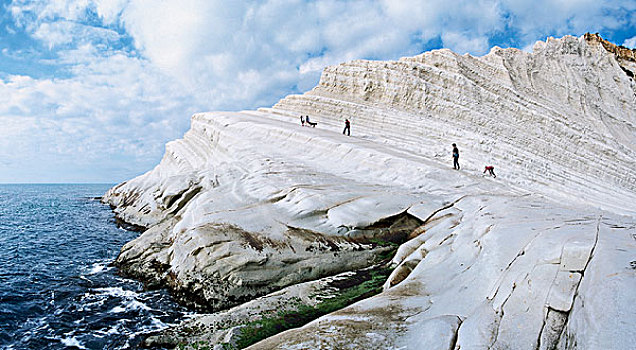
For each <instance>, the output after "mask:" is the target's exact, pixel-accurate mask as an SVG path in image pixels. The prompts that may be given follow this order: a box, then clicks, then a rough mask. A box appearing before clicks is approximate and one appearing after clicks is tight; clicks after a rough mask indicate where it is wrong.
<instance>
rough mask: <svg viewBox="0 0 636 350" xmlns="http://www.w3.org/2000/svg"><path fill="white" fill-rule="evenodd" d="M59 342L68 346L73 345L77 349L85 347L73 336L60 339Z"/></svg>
mask: <svg viewBox="0 0 636 350" xmlns="http://www.w3.org/2000/svg"><path fill="white" fill-rule="evenodd" d="M60 342H61V343H62V344H64V345H66V346H68V347H75V348H79V349H86V347H85V346H84V345H82V344H81V343H80V342H79V340H77V338H75V337H68V338H62V339H60Z"/></svg>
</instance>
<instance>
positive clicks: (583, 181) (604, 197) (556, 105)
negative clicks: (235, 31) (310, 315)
mask: <svg viewBox="0 0 636 350" xmlns="http://www.w3.org/2000/svg"><path fill="white" fill-rule="evenodd" d="M635 72H636V60H635V58H634V51H631V50H628V49H624V48H620V47H617V46H615V45H613V44H611V43H608V42H606V41H604V40H603V39H601V38H600V37H598V36H596V35H586V36H584V37H580V38H576V37H570V36H566V37H564V38H561V39H552V38H550V39H548V40H547V42H538V43H537V44H536V45H535V46H534V51H533V52H532V53H526V52H522V51H520V50H517V49H500V48H493V49H492V50H491V52H490V53H489V54H487V55H485V56H483V57H472V56H469V55H464V56H462V55H457V54H455V53H453V52H451V51H449V50H436V51H431V52H427V53H424V54H422V55H419V56H416V57H410V58H403V59H401V60H399V61H395V62H379V61H353V62H349V63H344V64H341V65H338V66H333V67H328V68H327V69H325V71H324V73H323V75H322V78H321V80H320V83H319V84H318V86H317V87H315V88H314V89H313V90H312V91H310V92H307V93H306V94H304V95H293V96H288V97H286V98H284V99H283V100H281V101H280V102H279V103H277V104H276V105H275V106H274V107H272V108H270V109H262V110H259V111H245V112H235V113H229V112H228V113H224V112H215V113H203V114H197V115H195V116H193V118H192V127H191V129H190V131H188V132H187V133H186V135H185V136H184V138H183V139H181V140H177V141H173V142H170V143H168V145H167V146H166V153H165V156H164V158H163V159H162V161H161V163H160V164H159V165H158V166H157V167H156V168H155V169H153V170H151V171H150V172H148V173H146V174H144V175H142V176H139V177H137V178H135V179H133V180H130V181H127V182H125V183H123V184H120V185H118V186H116V187H114V188H112V189H111V190H109V191H108V193H107V194H106V195H105V196H104V200H105V201H106V202H108V203H110V204H111V205H112V206H113V207H114V210H115V212H116V214H117V216H118V217H119V218H120V219H122V220H124V221H126V222H128V223H131V224H135V225H140V226H144V227H147V228H148V229H147V230H146V231H145V232H144V233H143V234H142V235H141V236H140V237H139V238H138V239H136V240H134V241H132V242H130V243H128V244H127V245H125V246H124V248H123V249H122V252H121V254H120V256H119V258H118V260H117V263H118V265H119V266H120V268H121V270H122V271H123V272H124V273H126V274H129V275H131V276H134V277H137V278H140V279H142V280H144V281H146V282H147V283H148V284H149V285H165V286H168V287H169V288H171V289H172V290H173V292H174V293H175V295H177V296H178V297H179V298H180V299H181V300H183V301H184V302H186V303H189V304H191V305H194V306H196V307H198V308H200V309H204V310H207V311H210V312H215V311H220V310H224V309H227V308H230V307H235V308H236V309H232V310H238V311H237V313H236V314H235V315H238V314H241V315H243V314H246V315H247V314H249V312H247V313H245V312H246V311H245V310H249V309H250V308H251V309H252V310H258V309H259V308H258V307H255V306H253V305H254V304H255V303H254V302H252V303H249V302H250V301H251V300H254V299H255V298H256V297H260V296H265V295H269V296H265V297H263V298H264V299H259V300H263V301H262V302H261V306H260V308H261V309H264V308H265V307H264V306H263V305H266V304H267V303H268V301H267V300H277V302H278V301H279V300H280V298H281V297H280V295H291V294H293V295H297V294H298V292H293V293H292V292H290V291H291V290H294V289H289V288H292V287H293V286H294V285H297V284H300V283H306V282H310V281H318V280H320V279H322V278H327V277H329V276H335V275H338V274H341V273H347V272H348V271H360V270H361V269H365V268H368V267H371V266H377V265H378V264H380V263H382V262H383V261H386V258H387V254H392V252H393V250H392V249H393V248H392V247H393V246H394V244H391V242H393V243H397V244H400V246H399V249H398V250H397V254H395V256H394V257H393V259H392V261H391V263H390V266H391V267H392V268H394V270H393V272H392V273H391V275H390V276H389V278H388V280H387V281H386V283H385V285H384V292H382V293H380V294H378V295H376V296H374V297H371V298H368V299H365V300H362V301H360V302H358V303H355V304H353V305H351V306H349V307H346V308H344V309H341V310H339V311H336V312H335V313H331V314H328V315H326V316H324V317H322V318H319V319H317V320H315V321H313V322H311V323H309V324H307V325H306V326H304V327H302V328H298V329H294V330H289V331H287V332H283V333H280V334H278V335H275V336H272V337H270V338H268V339H266V340H263V341H261V342H259V343H256V344H254V345H253V348H255V349H271V348H278V349H316V348H326V349H349V348H351V349H360V348H363V347H366V348H378V349H390V348H395V349H453V348H455V349H460V348H461V349H468V348H471V349H486V348H495V349H536V348H540V349H544V348H545V349H548V348H550V349H551V348H582V349H608V348H615V349H623V348H630V347H631V346H633V344H635V343H636V333H635V332H633V328H634V324H635V322H636V309H635V308H634V305H636V270H635V268H636V219H635V215H636V82H635V81H634V73H635ZM300 115H310V116H311V119H312V121H313V122H318V125H317V126H316V127H315V128H312V127H307V126H305V127H302V126H301V125H300V120H299V117H300ZM345 118H348V119H350V120H351V122H352V136H351V137H347V136H344V135H342V127H343V126H344V124H343V122H344V119H345ZM451 143H456V144H457V145H458V147H459V149H460V153H461V156H460V164H461V165H462V168H461V170H459V171H456V170H453V168H452V160H451V155H450V153H451V152H450V151H451V146H450V144H451ZM485 165H494V166H495V172H496V173H497V178H490V177H486V175H484V174H483V173H482V172H483V167H484V166H485ZM316 283H318V282H316ZM298 288H300V289H298ZM298 288H297V289H296V290H305V289H303V288H304V287H303V288H301V287H298ZM312 288H313V287H312ZM278 290H281V292H279V294H276V291H278ZM270 293H274V294H270ZM280 293H283V294H280ZM290 293H291V294H290ZM294 293H296V294H294ZM301 294H302V293H301ZM298 298H299V299H298V300H309V299H311V300H313V301H311V302H314V301H315V299H316V298H315V297H314V298H313V299H312V298H309V297H308V296H306V295H305V296H303V297H298ZM303 298H304V299H303ZM307 298H309V299H307ZM290 300H291V299H290ZM241 305H243V306H241ZM250 305H252V306H250ZM271 305H276V304H273V303H272V304H271ZM271 305H270V306H269V309H276V307H272V306H271ZM287 308H289V306H288V307H287ZM231 314H232V313H231V312H230V313H229V314H223V313H218V314H215V315H216V316H215V315H212V316H208V317H211V318H212V319H214V320H219V319H224V320H225V319H228V316H224V315H231ZM251 315H252V316H254V313H252V314H251ZM252 316H249V317H252ZM245 317H246V318H249V317H248V316H245ZM215 322H216V321H215ZM236 326H237V323H236V320H233V321H232V324H231V325H226V326H225V327H226V328H223V327H224V326H216V325H215V326H214V327H212V328H214V329H207V330H206V331H201V332H208V333H210V334H212V333H214V336H208V337H202V335H201V334H196V335H195V337H194V338H197V339H206V340H207V341H209V342H211V343H212V344H214V343H225V345H224V346H233V345H232V344H237V343H236V341H237V339H239V340H240V339H241V331H240V329H241V328H240V327H238V328H237V327H236ZM230 329H232V332H230V331H229V330H230ZM223 330H225V332H219V331H223ZM232 334H234V335H233V336H232ZM217 345H218V344H217Z"/></svg>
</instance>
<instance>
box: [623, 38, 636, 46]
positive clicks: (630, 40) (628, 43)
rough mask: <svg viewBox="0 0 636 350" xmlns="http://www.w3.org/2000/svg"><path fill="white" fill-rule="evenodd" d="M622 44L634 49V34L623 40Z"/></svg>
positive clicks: (635, 39) (635, 40) (635, 43)
mask: <svg viewBox="0 0 636 350" xmlns="http://www.w3.org/2000/svg"><path fill="white" fill-rule="evenodd" d="M623 46H625V47H629V48H631V49H636V36H633V37H631V38H629V39H627V40H625V41H624V42H623Z"/></svg>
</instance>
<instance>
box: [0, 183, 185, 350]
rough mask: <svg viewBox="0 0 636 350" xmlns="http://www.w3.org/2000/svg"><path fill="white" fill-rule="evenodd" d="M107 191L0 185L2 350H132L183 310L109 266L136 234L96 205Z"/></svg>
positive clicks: (102, 187) (92, 187) (97, 187)
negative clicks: (120, 226)
mask: <svg viewBox="0 0 636 350" xmlns="http://www.w3.org/2000/svg"><path fill="white" fill-rule="evenodd" d="M109 187H110V185H0V349H78V348H79V349H125V348H135V347H137V345H138V344H139V343H140V342H141V340H142V339H143V337H144V336H145V335H146V334H147V333H150V332H153V331H157V330H159V329H161V328H164V327H166V326H167V325H168V324H171V323H174V322H176V321H177V320H178V319H180V318H181V317H182V316H183V315H184V314H185V312H186V311H185V310H184V309H183V308H182V307H180V306H178V305H177V304H176V303H175V302H174V301H173V300H172V299H171V297H170V296H169V294H168V293H167V292H166V291H144V290H143V286H142V285H141V284H140V283H139V282H137V281H133V280H129V279H126V278H123V277H120V276H118V275H117V269H116V268H115V267H112V266H111V265H110V263H111V262H112V261H113V260H114V259H115V258H116V257H117V254H118V253H119V250H120V248H121V247H122V245H123V244H125V243H126V242H128V241H130V240H131V239H133V238H135V237H137V236H138V235H139V233H137V232H131V231H126V230H123V229H121V228H118V227H117V226H116V225H115V222H114V218H113V213H112V212H111V210H110V208H109V207H108V206H106V205H103V204H101V203H100V202H99V200H96V199H95V197H99V196H101V195H102V194H103V193H104V192H106V190H107V189H108V188H109Z"/></svg>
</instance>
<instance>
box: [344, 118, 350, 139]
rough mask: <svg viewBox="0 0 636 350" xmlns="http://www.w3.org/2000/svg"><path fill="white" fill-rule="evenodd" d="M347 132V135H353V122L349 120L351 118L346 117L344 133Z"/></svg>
mask: <svg viewBox="0 0 636 350" xmlns="http://www.w3.org/2000/svg"><path fill="white" fill-rule="evenodd" d="M345 132H346V133H347V136H351V123H350V122H349V119H345V128H344V130H342V134H343V135H344V134H345Z"/></svg>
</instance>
